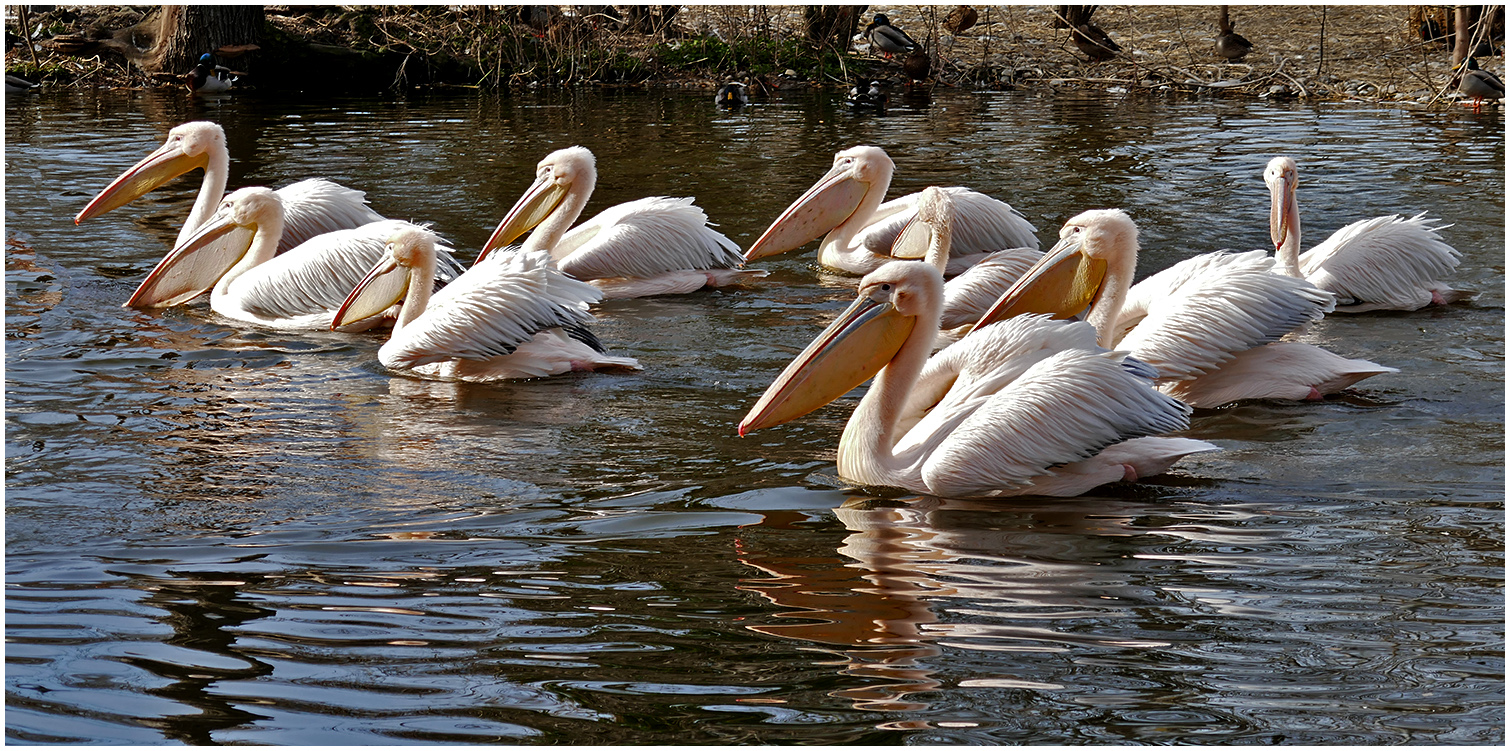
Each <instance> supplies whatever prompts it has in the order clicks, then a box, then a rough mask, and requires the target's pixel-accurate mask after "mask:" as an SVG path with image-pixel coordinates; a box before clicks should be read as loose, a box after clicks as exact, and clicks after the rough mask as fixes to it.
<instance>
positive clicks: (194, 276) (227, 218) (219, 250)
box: [126, 188, 283, 308]
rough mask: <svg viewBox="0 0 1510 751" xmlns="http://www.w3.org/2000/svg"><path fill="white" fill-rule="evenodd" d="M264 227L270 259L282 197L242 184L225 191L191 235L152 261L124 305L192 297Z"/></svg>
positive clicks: (212, 282)
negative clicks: (212, 210) (230, 191)
mask: <svg viewBox="0 0 1510 751" xmlns="http://www.w3.org/2000/svg"><path fill="white" fill-rule="evenodd" d="M264 232H265V233H268V237H269V238H271V241H270V242H269V243H267V244H268V249H267V251H268V252H267V253H266V255H267V257H268V258H271V257H272V252H271V251H272V249H273V248H275V247H277V242H278V240H277V238H278V237H279V236H281V235H282V234H283V199H282V198H280V197H279V196H278V194H277V193H276V192H274V191H273V190H271V189H268V188H242V189H241V190H238V191H236V192H234V193H232V194H230V195H228V196H226V197H225V199H224V200H222V201H221V202H220V207H219V208H217V209H216V210H215V213H214V214H213V215H212V216H210V218H209V219H206V220H205V222H204V224H201V225H199V228H198V229H196V230H195V231H194V234H192V235H190V236H189V237H188V238H186V239H185V240H184V241H183V242H181V243H179V244H178V246H177V247H175V248H173V250H171V251H169V252H168V255H166V256H164V257H163V259H162V260H161V261H159V262H158V263H157V266H156V268H154V269H152V272H151V273H149V274H147V278H146V279H144V280H142V283H141V286H139V287H137V288H136V292H135V293H134V294H132V295H131V299H130V300H128V301H126V306H127V307H131V308H161V307H168V306H171V305H178V304H180V303H183V302H187V301H188V300H191V299H193V298H194V297H197V296H198V295H200V294H202V293H203V292H204V291H205V290H207V289H209V288H211V287H213V286H215V283H216V282H217V281H219V280H220V278H221V277H223V276H225V275H226V273H227V272H228V271H230V270H231V269H232V268H233V267H235V266H236V264H237V263H239V262H240V261H241V259H242V258H243V257H245V256H246V255H247V252H248V251H250V250H251V249H252V246H253V244H254V243H255V242H256V239H257V235H258V234H259V233H264ZM265 260H267V259H266V258H262V259H259V261H258V262H259V263H260V262H261V261H265Z"/></svg>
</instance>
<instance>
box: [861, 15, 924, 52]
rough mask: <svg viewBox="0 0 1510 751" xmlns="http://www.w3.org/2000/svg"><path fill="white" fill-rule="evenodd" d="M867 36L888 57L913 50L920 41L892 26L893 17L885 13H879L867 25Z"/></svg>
mask: <svg viewBox="0 0 1510 751" xmlns="http://www.w3.org/2000/svg"><path fill="white" fill-rule="evenodd" d="M865 37H866V38H867V39H869V40H870V43H871V44H873V45H875V46H876V49H879V50H881V51H882V52H883V53H885V54H886V56H887V57H891V56H892V55H900V54H902V53H904V52H911V51H913V50H915V49H917V47H918V43H917V42H915V41H913V40H912V37H910V36H907V32H905V31H902V30H901V29H899V28H897V27H895V26H892V25H891V19H888V18H887V17H886V14H884V13H877V14H876V15H875V18H872V19H871V20H870V25H869V26H866V27H865Z"/></svg>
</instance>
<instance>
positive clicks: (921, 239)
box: [891, 214, 943, 273]
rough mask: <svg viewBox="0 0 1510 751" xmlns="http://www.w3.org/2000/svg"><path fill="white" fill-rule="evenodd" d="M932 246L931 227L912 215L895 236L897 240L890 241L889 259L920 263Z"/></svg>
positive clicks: (941, 270)
mask: <svg viewBox="0 0 1510 751" xmlns="http://www.w3.org/2000/svg"><path fill="white" fill-rule="evenodd" d="M932 244H933V225H930V224H929V223H927V222H924V221H920V220H919V219H918V217H917V214H913V215H912V218H911V219H908V220H907V224H906V225H904V226H903V227H902V231H901V232H900V233H898V234H897V239H896V240H893V241H892V243H891V257H892V258H902V259H905V260H909V261H920V260H922V259H924V258H927V257H928V248H929V246H931V245H932ZM939 272H940V273H943V269H939Z"/></svg>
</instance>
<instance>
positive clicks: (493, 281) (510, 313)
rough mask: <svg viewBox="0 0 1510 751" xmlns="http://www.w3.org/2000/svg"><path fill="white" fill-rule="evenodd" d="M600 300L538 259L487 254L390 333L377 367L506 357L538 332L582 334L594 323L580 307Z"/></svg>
mask: <svg viewBox="0 0 1510 751" xmlns="http://www.w3.org/2000/svg"><path fill="white" fill-rule="evenodd" d="M601 296H602V293H600V292H599V291H598V290H597V288H596V287H593V286H592V285H590V284H587V283H585V282H579V281H577V280H575V279H572V278H570V277H567V276H566V275H565V274H563V273H561V272H560V271H559V270H557V269H556V268H555V267H554V266H553V265H552V264H551V261H550V256H549V254H547V253H545V252H540V251H536V252H526V251H517V252H501V251H494V252H493V253H489V254H488V256H487V258H485V259H483V262H482V263H480V264H478V265H476V266H474V267H473V268H471V269H468V270H467V272H466V273H465V274H462V275H461V276H460V277H458V278H457V279H456V281H454V282H452V283H451V284H449V285H447V286H446V287H445V288H444V289H442V290H441V291H439V292H437V293H435V296H434V297H433V298H431V300H430V304H429V306H428V307H427V308H426V309H425V312H424V314H423V315H421V316H420V317H419V318H416V319H415V320H414V321H412V322H410V323H409V324H408V325H406V326H404V327H403V328H402V329H398V330H395V331H394V332H393V336H392V337H391V338H390V339H389V341H388V343H387V344H385V345H383V348H382V350H381V359H382V361H383V364H384V365H387V366H388V367H391V368H395V369H398V368H413V367H416V366H419V365H424V364H426V363H432V362H440V361H443V360H451V359H462V360H485V359H487V358H490V357H498V356H501V355H508V354H512V353H513V352H514V350H515V349H516V348H517V347H518V346H519V345H520V344H522V343H524V342H527V341H529V340H530V339H531V338H533V337H534V336H535V334H537V333H539V332H541V331H545V330H547V329H553V328H565V329H568V330H570V331H574V332H575V331H581V330H582V327H583V326H585V325H586V324H587V323H589V322H591V321H592V320H593V318H592V316H591V315H590V314H589V313H588V312H587V306H588V305H589V304H591V303H594V302H597V301H598V300H599V299H600V298H601ZM574 338H579V337H576V336H574ZM590 346H591V345H590ZM595 349H599V350H601V346H599V347H595Z"/></svg>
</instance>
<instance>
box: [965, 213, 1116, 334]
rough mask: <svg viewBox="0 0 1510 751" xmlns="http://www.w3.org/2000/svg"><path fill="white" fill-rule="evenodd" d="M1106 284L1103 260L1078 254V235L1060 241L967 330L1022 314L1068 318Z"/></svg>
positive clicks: (1079, 311) (1081, 310) (1094, 296)
mask: <svg viewBox="0 0 1510 751" xmlns="http://www.w3.org/2000/svg"><path fill="white" fill-rule="evenodd" d="M1105 281H1106V261H1103V260H1099V259H1095V258H1091V257H1090V256H1087V255H1085V254H1084V253H1082V252H1081V238H1080V236H1079V235H1072V236H1070V237H1067V238H1064V239H1063V240H1060V241H1059V243H1058V244H1057V245H1055V246H1054V247H1053V248H1050V249H1049V252H1047V253H1044V254H1043V257H1042V258H1040V259H1038V262H1037V263H1035V264H1033V267H1032V268H1030V269H1028V271H1027V273H1025V274H1023V275H1022V278H1020V279H1018V280H1017V282H1016V283H1014V284H1013V285H1012V287H1011V288H1010V289H1008V290H1007V291H1006V292H1004V293H1002V296H1001V297H1000V298H998V299H997V301H996V304H995V305H992V306H991V309H990V310H988V311H986V314H985V315H983V316H981V319H980V321H978V322H976V324H975V328H972V329H971V331H975V330H976V329H979V328H981V327H982V326H986V325H988V324H991V323H995V322H997V321H1001V320H1005V319H1007V318H1011V317H1013V316H1019V315H1023V314H1024V313H1043V314H1049V315H1052V316H1053V317H1055V318H1070V317H1073V316H1076V315H1079V314H1081V313H1083V312H1085V309H1086V308H1088V307H1090V306H1091V303H1093V302H1095V301H1096V296H1097V295H1098V294H1100V292H1101V285H1102V284H1103V283H1104V282H1105Z"/></svg>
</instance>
